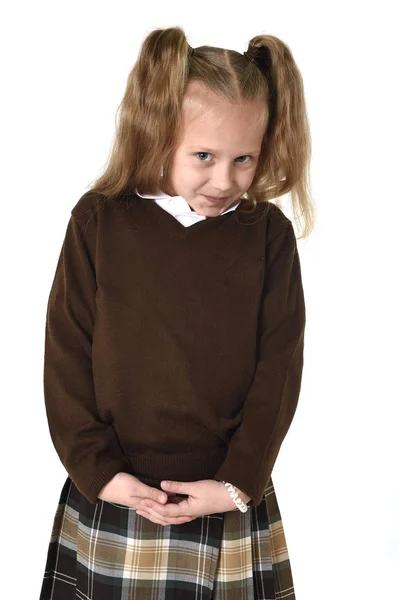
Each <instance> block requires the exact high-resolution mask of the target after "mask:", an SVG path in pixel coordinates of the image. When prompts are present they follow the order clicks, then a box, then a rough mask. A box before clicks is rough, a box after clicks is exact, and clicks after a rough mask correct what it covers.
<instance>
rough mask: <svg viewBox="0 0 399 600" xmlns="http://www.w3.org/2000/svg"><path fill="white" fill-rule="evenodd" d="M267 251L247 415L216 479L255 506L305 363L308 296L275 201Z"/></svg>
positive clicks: (292, 239)
mask: <svg viewBox="0 0 399 600" xmlns="http://www.w3.org/2000/svg"><path fill="white" fill-rule="evenodd" d="M270 210H271V211H272V210H273V212H272V213H271V216H270V220H269V224H268V233H267V239H268V241H267V247H266V256H265V274H264V290H263V295H262V304H261V307H260V315H259V335H258V352H257V356H258V360H257V365H256V369H255V373H254V377H253V380H252V383H251V386H250V388H249V390H248V393H247V395H246V398H245V401H244V408H243V417H242V421H241V423H240V425H239V426H238V427H237V429H236V430H235V432H234V434H233V436H232V438H231V440H230V444H229V448H228V452H227V455H226V458H225V460H224V462H223V464H222V465H221V467H220V469H219V470H218V472H217V473H216V474H215V479H218V480H224V481H228V482H230V483H232V484H233V485H235V486H236V487H237V488H239V489H240V490H242V491H243V492H245V493H246V494H248V495H249V496H250V497H251V498H252V500H253V504H254V505H255V506H258V505H259V504H260V502H261V499H262V495H263V491H264V489H265V488H266V486H267V482H268V481H269V478H270V476H271V473H272V469H273V466H274V463H275V461H276V459H277V455H278V453H279V450H280V447H281V444H282V442H283V440H284V438H285V436H286V434H287V432H288V429H289V427H290V424H291V422H292V419H293V417H294V413H295V411H296V407H297V403H298V398H299V393H300V387H301V379H302V369H303V349H304V331H305V320H306V317H305V302H304V294H303V288H302V280H301V268H300V261H299V255H298V250H297V244H296V237H295V232H294V229H293V226H292V223H291V221H290V220H289V219H288V218H287V217H285V215H284V213H283V212H282V211H281V210H280V209H279V208H278V207H276V206H275V205H273V207H270Z"/></svg>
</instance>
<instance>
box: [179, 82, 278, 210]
mask: <svg viewBox="0 0 399 600" xmlns="http://www.w3.org/2000/svg"><path fill="white" fill-rule="evenodd" d="M190 87H191V88H193V93H194V94H195V95H198V94H200V95H202V96H203V99H204V101H205V104H206V106H207V107H209V110H207V113H206V114H199V113H197V114H194V112H193V111H192V109H189V108H186V109H185V111H184V113H183V125H182V132H181V134H180V136H179V140H178V145H177V150H176V152H175V155H174V157H173V161H172V167H171V184H172V187H173V190H174V192H175V195H176V196H182V197H183V198H184V199H185V200H186V201H187V202H188V204H189V205H190V206H191V208H192V209H193V210H194V211H195V212H196V213H198V214H199V215H203V216H206V217H214V216H217V215H219V214H221V213H223V212H224V211H225V210H226V209H227V208H229V207H230V206H231V205H232V204H234V203H235V202H236V201H237V200H240V198H241V197H242V195H243V194H244V193H245V192H246V191H247V189H248V188H249V187H250V185H251V183H252V180H253V178H254V175H255V170H256V166H257V163H258V159H259V154H260V151H261V143H262V138H263V134H264V130H265V122H264V121H263V122H262V116H263V115H265V110H266V104H265V102H263V101H251V102H247V103H245V104H243V105H241V106H237V105H233V104H230V103H229V102H228V101H227V100H225V99H223V98H220V97H218V96H216V95H214V94H212V93H211V92H210V91H208V90H205V89H204V87H203V86H202V85H201V84H200V83H199V82H195V81H194V82H190V84H189V88H190ZM188 91H190V90H188ZM259 123H261V125H259ZM207 196H211V197H216V198H219V200H217V201H215V200H212V199H210V198H207Z"/></svg>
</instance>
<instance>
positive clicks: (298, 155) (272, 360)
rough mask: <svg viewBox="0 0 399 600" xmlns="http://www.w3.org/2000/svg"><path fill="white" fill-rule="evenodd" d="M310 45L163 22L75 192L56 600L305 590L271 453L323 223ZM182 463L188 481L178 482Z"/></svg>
mask: <svg viewBox="0 0 399 600" xmlns="http://www.w3.org/2000/svg"><path fill="white" fill-rule="evenodd" d="M309 158H310V135H309V130H308V122H307V117H306V110H305V101H304V93H303V85H302V78H301V75H300V72H299V70H298V68H297V66H296V64H295V62H294V59H293V57H292V54H291V52H290V50H289V48H288V47H287V46H286V45H285V44H284V43H283V42H282V41H281V40H279V39H277V38H276V37H273V36H266V35H264V36H257V37H255V38H253V39H252V40H251V42H250V45H249V49H248V50H247V52H245V53H244V54H240V53H239V52H236V51H233V50H224V49H221V48H214V47H210V46H202V47H200V48H196V49H195V50H193V49H192V48H190V46H189V45H188V43H187V41H186V37H185V35H184V32H183V31H182V29H181V28H179V27H173V28H168V29H157V30H154V31H152V32H151V33H150V34H149V35H148V37H147V38H146V39H145V41H144V43H143V45H142V48H141V53H140V56H139V58H138V61H137V63H136V65H135V66H134V68H133V70H132V72H131V74H130V76H129V79H128V84H127V89H126V93H125V96H124V98H123V102H122V107H121V115H120V123H119V125H118V130H117V136H116V140H115V144H114V148H113V152H112V155H111V157H110V161H109V164H108V167H107V169H106V171H105V173H104V174H103V175H102V176H101V177H100V178H99V180H98V181H97V182H96V183H95V185H94V186H93V187H92V189H90V190H89V191H88V192H86V193H85V194H84V195H83V196H82V197H81V198H80V199H79V201H78V202H77V203H76V204H75V206H74V207H73V208H72V211H71V217H70V220H69V222H68V225H67V228H66V234H65V239H64V242H63V245H62V248H61V253H60V256H59V260H58V264H57V267H56V272H55V277H54V281H53V285H52V288H51V292H50V296H49V302H48V309H47V316H46V337H45V360H44V392H45V405H46V412H47V418H48V423H49V430H50V434H51V439H52V441H53V444H54V447H55V449H56V451H57V453H58V455H59V457H60V460H61V462H62V464H63V465H64V467H65V469H66V471H67V472H68V477H67V479H66V481H65V484H64V486H63V489H62V492H61V497H60V500H59V505H58V508H57V511H56V514H55V517H54V524H53V530H52V535H51V539H50V543H49V548H48V555H47V564H46V568H45V573H44V579H43V585H42V590H41V595H40V599H41V600H45V599H46V600H47V599H54V600H72V599H74V598H82V599H83V598H85V600H111V599H112V600H127V599H133V598H138V599H140V600H147V599H148V600H162V599H166V600H169V599H176V600H177V599H194V598H201V599H202V600H205V599H208V598H212V599H217V600H222V599H223V600H243V599H245V600H256V599H258V600H260V599H263V600H271V599H282V598H284V599H285V600H288V598H289V599H294V598H295V593H294V587H293V580H292V574H291V568H290V561H289V556H288V551H287V547H286V541H285V536H284V530H283V525H282V520H281V515H280V512H279V508H278V503H277V498H276V495H275V491H274V487H273V481H272V478H271V472H272V469H273V466H274V463H275V461H276V458H277V455H278V453H279V450H280V447H281V444H282V442H283V440H284V438H285V436H286V434H287V431H288V429H289V427H290V424H291V422H292V419H293V417H294V413H295V410H296V406H297V402H298V398H299V393H300V386H301V378H302V368H303V348H304V329H305V304H304V295H303V289H302V282H301V269H300V262H299V256H298V250H297V245H296V237H295V233H294V229H293V225H292V222H291V221H290V219H289V218H288V217H286V216H285V215H284V213H283V211H282V210H281V208H280V207H278V205H277V204H275V203H273V202H270V201H269V200H270V199H273V198H278V197H280V196H281V195H283V194H285V193H288V192H291V197H292V205H293V209H294V214H296V213H297V211H298V210H300V211H301V212H302V216H303V217H304V222H305V229H304V236H305V237H306V235H308V234H309V232H310V231H311V228H312V224H313V207H312V203H311V199H310V196H309V192H308V190H309V187H308V184H309V182H308V180H307V176H308V167H309ZM168 480H169V481H170V483H169V484H168V483H167V481H168Z"/></svg>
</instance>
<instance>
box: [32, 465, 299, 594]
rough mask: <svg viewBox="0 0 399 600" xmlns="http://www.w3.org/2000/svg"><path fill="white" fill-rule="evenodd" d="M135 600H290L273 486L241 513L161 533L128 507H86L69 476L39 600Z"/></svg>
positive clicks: (103, 503) (200, 519) (289, 577)
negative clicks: (258, 500) (255, 503)
mask: <svg viewBox="0 0 399 600" xmlns="http://www.w3.org/2000/svg"><path fill="white" fill-rule="evenodd" d="M143 481H144V482H145V483H147V482H148V481H150V480H144V479H143ZM136 599H138V600H189V599H190V600H191V599H192V600H194V599H201V600H208V599H212V600H295V592H294V586H293V580H292V573H291V566H290V559H289V555H288V550H287V545H286V540H285V535H284V529H283V524H282V520H281V515H280V511H279V507H278V502H277V498H276V495H275V490H274V485H273V481H272V479H271V478H270V480H269V483H268V486H267V488H266V489H265V491H264V495H263V497H262V501H261V503H260V504H259V506H257V507H255V506H250V507H249V508H248V511H247V512H246V513H241V512H240V511H238V510H237V511H229V512H226V513H215V514H212V515H204V516H202V517H197V518H196V519H194V520H193V521H191V522H189V523H182V524H180V525H168V526H162V525H158V524H156V523H152V522H151V521H149V520H148V519H146V518H145V517H142V516H140V515H137V514H136V511H135V509H133V508H129V507H126V506H122V505H120V504H115V503H112V502H106V501H104V500H98V502H97V503H96V504H95V505H94V504H91V503H90V502H89V501H88V500H87V499H86V498H85V497H84V496H83V495H82V494H81V493H80V492H79V490H78V489H77V487H76V486H75V484H74V483H73V481H72V480H71V479H70V477H69V476H68V477H67V479H66V481H65V483H64V485H63V488H62V491H61V496H60V499H59V503H58V507H57V510H56V513H55V516H54V522H53V527H52V532H51V537H50V543H49V547H48V554H47V561H46V566H45V572H44V577H43V583H42V588H41V593H40V600H136Z"/></svg>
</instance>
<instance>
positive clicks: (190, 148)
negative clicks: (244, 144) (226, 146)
mask: <svg viewBox="0 0 399 600" xmlns="http://www.w3.org/2000/svg"><path fill="white" fill-rule="evenodd" d="M198 148H201V149H202V152H212V154H217V153H218V152H219V151H218V150H212V149H211V148H204V147H203V146H201V145H200V144H198V145H197V146H189V147H188V150H198ZM245 154H260V152H258V151H257V150H249V151H248V152H243V154H237V156H244V155H245Z"/></svg>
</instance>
